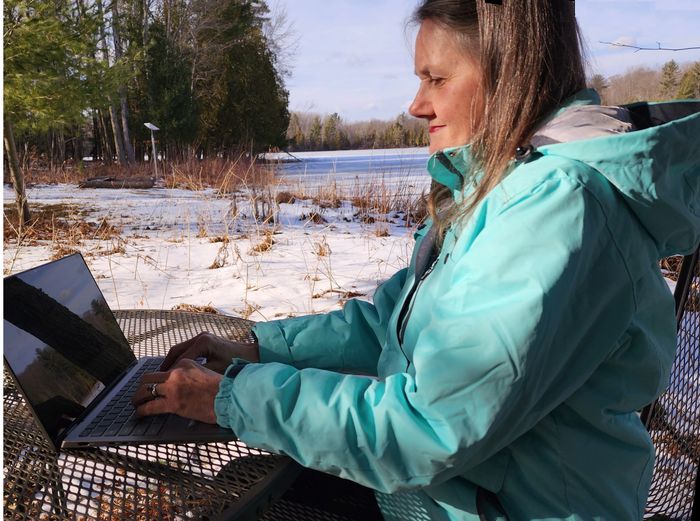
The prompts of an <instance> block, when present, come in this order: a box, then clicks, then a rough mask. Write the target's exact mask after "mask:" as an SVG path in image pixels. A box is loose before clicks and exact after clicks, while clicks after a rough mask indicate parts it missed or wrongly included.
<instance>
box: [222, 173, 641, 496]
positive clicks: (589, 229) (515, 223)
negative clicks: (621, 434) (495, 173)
mask: <svg viewBox="0 0 700 521" xmlns="http://www.w3.org/2000/svg"><path fill="white" fill-rule="evenodd" d="M487 202H488V201H487ZM489 212H492V215H493V212H496V215H495V216H489V219H488V221H489V222H488V224H487V225H485V226H484V227H483V229H482V230H481V231H480V232H479V233H478V234H477V235H476V236H475V239H474V240H473V241H471V242H470V244H468V245H467V246H466V247H465V248H464V250H465V251H462V252H452V255H451V256H450V258H453V257H458V258H457V259H455V260H454V261H453V262H457V263H458V264H457V266H456V268H457V269H455V270H454V273H455V275H454V278H453V280H451V281H450V289H449V290H448V291H447V292H446V293H445V294H444V296H443V298H441V299H439V300H437V301H435V305H434V306H433V307H432V309H431V310H430V313H431V315H430V321H429V323H428V325H427V326H426V327H425V328H423V329H422V330H421V331H420V333H419V335H418V339H417V341H416V345H415V349H414V352H413V356H412V363H413V364H414V367H415V374H412V373H397V374H393V375H391V376H388V377H386V378H383V379H373V378H369V377H362V376H355V375H345V374H337V373H333V372H330V371H324V370H318V369H303V370H299V369H297V368H294V367H291V366H289V365H285V364H280V363H270V364H251V365H249V366H247V367H246V368H245V369H244V370H243V371H242V372H241V373H240V374H239V375H238V377H236V378H235V379H232V378H223V380H222V384H221V387H220V391H219V394H218V395H217V398H216V402H215V407H216V413H217V419H218V422H219V423H220V424H221V425H222V426H225V427H229V428H231V429H233V431H234V432H235V433H236V434H237V435H238V436H239V437H240V439H242V440H243V441H244V442H246V443H249V444H251V445H253V446H258V447H262V448H266V449H269V450H272V451H275V452H280V453H284V454H288V455H290V456H291V457H292V458H294V459H295V460H297V461H298V462H300V463H301V464H302V465H304V466H307V467H312V468H315V469H318V470H321V471H324V472H328V473H332V474H336V475H340V476H342V477H344V478H347V479H352V480H354V481H357V482H359V483H362V484H364V485H366V486H369V487H372V488H374V489H376V490H380V491H383V492H396V491H399V490H404V489H410V488H415V487H420V486H428V485H431V484H435V483H439V482H442V481H444V480H446V479H449V478H451V477H453V476H455V475H457V474H462V473H464V472H467V471H468V470H470V469H471V468H473V467H475V466H476V465H478V464H479V463H481V462H483V461H484V460H486V459H487V458H489V457H490V456H492V455H494V454H496V453H497V452H498V451H500V450H501V449H503V448H504V447H506V446H507V445H509V444H510V443H511V442H513V441H514V440H515V439H516V438H517V437H519V436H520V435H522V434H523V433H524V432H526V431H527V430H529V429H531V428H532V427H533V426H534V425H535V424H536V423H537V422H538V421H539V420H541V419H542V418H543V417H544V416H545V415H547V414H548V413H549V412H550V411H552V410H553V409H554V408H555V407H557V406H558V405H560V404H561V403H562V402H563V401H564V400H566V399H567V398H568V397H570V396H571V395H572V393H574V392H575V391H576V390H577V389H578V388H580V387H581V386H582V385H583V383H584V382H585V381H586V380H587V379H588V378H589V377H590V375H591V374H592V373H593V372H594V371H595V370H596V368H597V367H598V366H599V364H600V363H601V362H602V361H603V360H604V359H605V358H606V357H607V356H609V353H610V351H611V350H612V349H613V348H614V346H615V345H616V342H618V341H619V338H620V337H621V335H622V334H623V332H624V329H625V327H626V324H628V323H629V317H630V316H631V314H632V313H633V310H634V302H633V298H632V296H631V289H630V280H629V277H627V276H626V271H625V267H624V263H623V262H622V259H621V257H620V254H619V252H618V250H617V249H616V248H615V245H614V243H613V241H612V238H611V236H610V234H609V232H608V230H607V227H606V219H605V214H604V213H603V211H602V209H601V207H600V205H599V204H598V202H597V200H596V199H595V197H593V196H592V195H591V194H590V193H588V192H587V191H586V189H585V188H583V187H582V186H580V185H578V184H576V183H575V182H573V181H570V180H569V179H568V178H565V176H561V177H560V178H556V177H555V178H554V179H548V180H545V181H543V182H542V183H540V184H538V185H537V186H535V187H534V188H533V187H531V188H529V189H528V190H527V192H526V193H522V194H518V195H517V196H514V197H512V198H510V199H509V202H508V204H507V205H506V206H503V207H500V208H497V209H493V208H491V209H490V208H488V205H483V206H482V207H481V208H480V209H479V210H477V213H476V214H475V215H474V216H473V218H472V222H479V221H480V220H482V221H483V220H485V219H486V216H487V214H488V213H489ZM344 321H347V318H345V319H344ZM349 322H351V320H350V321H349Z"/></svg>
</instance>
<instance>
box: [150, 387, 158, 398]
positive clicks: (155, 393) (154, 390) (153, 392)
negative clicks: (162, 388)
mask: <svg viewBox="0 0 700 521" xmlns="http://www.w3.org/2000/svg"><path fill="white" fill-rule="evenodd" d="M148 390H149V391H151V396H153V398H160V394H158V384H148Z"/></svg>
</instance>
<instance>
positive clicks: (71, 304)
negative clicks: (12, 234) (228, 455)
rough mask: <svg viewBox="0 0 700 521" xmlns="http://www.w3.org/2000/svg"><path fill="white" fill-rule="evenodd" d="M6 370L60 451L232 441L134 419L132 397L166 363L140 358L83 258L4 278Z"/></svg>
mask: <svg viewBox="0 0 700 521" xmlns="http://www.w3.org/2000/svg"><path fill="white" fill-rule="evenodd" d="M3 289H4V317H3V318H4V331H3V340H4V353H3V355H4V360H5V367H6V369H7V370H8V372H9V373H10V374H11V376H12V378H13V379H14V381H15V383H16V385H17V388H18V389H19V391H20V392H21V393H22V394H23V395H24V399H25V401H26V403H27V405H28V406H29V408H30V409H31V411H32V413H33V414H34V416H35V418H36V420H37V422H38V424H39V426H40V427H41V429H42V431H43V433H44V434H45V436H46V438H47V439H48V440H49V441H50V442H51V443H52V444H53V446H54V448H55V449H57V450H58V449H59V448H68V447H85V446H100V445H138V444H144V443H189V442H192V443H203V442H220V441H231V440H235V439H236V437H235V435H234V434H233V432H232V431H231V430H229V429H224V428H222V427H219V426H218V425H211V424H207V423H203V422H196V421H193V420H188V419H185V418H182V417H180V416H177V415H174V414H163V415H158V416H151V417H146V418H136V416H135V410H134V407H133V406H132V405H131V396H132V394H133V392H134V389H135V388H136V386H137V385H138V383H139V380H140V377H141V375H142V374H143V373H145V372H150V371H157V370H158V368H159V367H160V364H161V362H162V361H163V358H164V357H145V358H141V359H138V360H137V359H136V358H135V356H134V354H133V352H132V350H131V348H130V347H129V343H128V342H127V340H126V338H125V337H124V333H123V332H122V330H121V328H120V327H119V324H118V323H117V321H116V319H115V318H114V314H113V313H112V311H111V310H110V308H109V306H108V305H107V302H106V301H105V299H104V296H103V295H102V292H101V291H100V289H99V288H98V286H97V283H96V282H95V279H94V278H93V276H92V274H91V273H90V270H89V269H88V267H87V265H86V264H85V260H84V259H83V257H82V255H80V254H79V253H76V254H73V255H70V256H68V257H64V258H62V259H59V260H57V261H54V262H50V263H48V264H44V265H42V266H38V267H36V268H33V269H30V270H27V271H24V272H22V273H17V274H15V275H11V276H9V277H6V278H5V279H4V282H3Z"/></svg>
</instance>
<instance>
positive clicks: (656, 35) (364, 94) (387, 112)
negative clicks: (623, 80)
mask: <svg viewBox="0 0 700 521" xmlns="http://www.w3.org/2000/svg"><path fill="white" fill-rule="evenodd" d="M269 3H270V5H271V7H273V8H274V6H275V5H279V6H281V7H283V8H284V9H285V10H286V11H287V16H288V18H289V20H290V21H291V22H292V23H293V24H294V28H295V31H296V34H297V37H298V50H297V52H296V56H295V58H294V61H293V65H292V76H291V77H290V78H288V79H287V87H288V89H289V91H290V106H291V108H292V110H301V111H312V112H320V113H329V112H338V113H339V114H340V115H341V117H342V118H343V119H344V120H346V121H357V120H363V119H371V118H380V119H388V118H393V117H394V116H396V115H398V114H399V113H401V112H402V111H405V110H406V109H407V108H408V105H409V103H410V101H411V99H412V97H413V94H414V92H415V89H416V87H417V85H418V82H417V79H416V78H415V76H414V75H413V64H412V56H411V47H412V39H413V33H412V32H411V31H406V30H405V22H406V20H407V18H409V17H410V15H411V12H412V10H413V7H414V6H415V5H416V4H417V1H416V0H270V2H269ZM576 13H577V18H578V21H579V25H580V26H581V29H582V31H583V35H584V38H585V40H586V42H587V46H588V56H589V69H590V70H592V71H593V72H594V73H601V74H604V75H606V76H611V75H614V74H617V73H622V72H625V71H626V70H628V69H629V68H631V67H634V66H639V65H648V66H654V65H657V64H662V63H664V62H666V61H668V60H670V59H675V60H676V61H678V62H680V63H683V62H690V61H696V60H700V50H697V49H696V50H692V51H683V52H661V51H641V52H634V50H632V49H624V48H616V47H611V46H607V45H603V44H601V43H599V42H600V41H613V42H614V41H617V42H620V43H631V44H636V45H639V46H644V47H648V46H651V47H656V46H657V42H660V43H661V45H662V46H663V47H672V48H677V47H689V46H700V0H664V1H662V0H579V1H577V2H576Z"/></svg>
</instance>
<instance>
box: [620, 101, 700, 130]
mask: <svg viewBox="0 0 700 521" xmlns="http://www.w3.org/2000/svg"><path fill="white" fill-rule="evenodd" d="M623 107H624V108H626V109H627V110H629V112H630V115H631V116H632V121H633V122H634V126H635V127H636V128H637V129H638V130H644V129H645V128H651V127H656V126H657V125H663V124H664V123H669V122H670V121H674V120H676V119H682V118H685V117H688V116H692V115H693V114H697V113H699V112H700V101H672V102H668V103H647V102H641V103H632V104H631V105H623Z"/></svg>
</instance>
